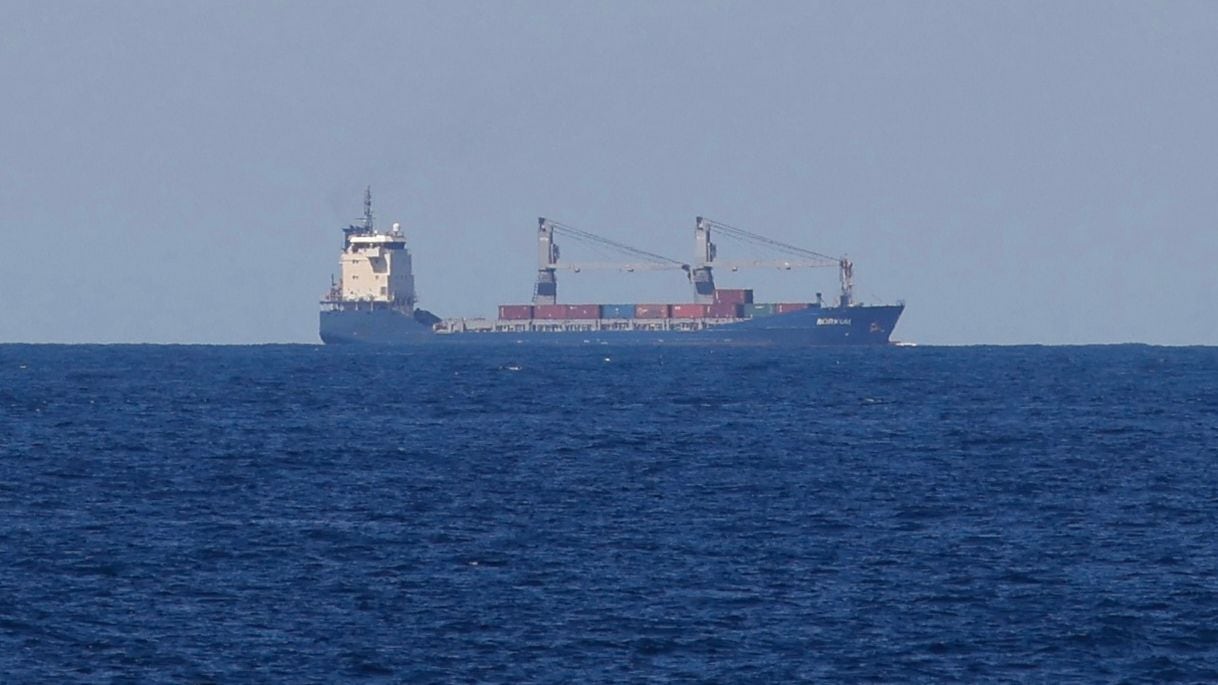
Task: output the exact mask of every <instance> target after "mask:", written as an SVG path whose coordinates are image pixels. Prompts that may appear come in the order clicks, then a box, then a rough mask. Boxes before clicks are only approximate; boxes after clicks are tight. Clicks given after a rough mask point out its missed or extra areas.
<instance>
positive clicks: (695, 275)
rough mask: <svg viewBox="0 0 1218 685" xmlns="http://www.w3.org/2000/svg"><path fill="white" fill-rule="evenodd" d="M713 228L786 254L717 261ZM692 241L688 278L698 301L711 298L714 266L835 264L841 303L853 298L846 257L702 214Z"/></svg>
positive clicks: (851, 275)
mask: <svg viewBox="0 0 1218 685" xmlns="http://www.w3.org/2000/svg"><path fill="white" fill-rule="evenodd" d="M712 230H713V231H717V232H719V233H721V234H722V235H724V236H726V237H728V238H731V239H733V240H738V241H740V242H745V243H750V244H752V245H754V246H756V247H760V248H763V249H767V250H770V251H771V252H778V253H779V254H782V255H785V257H786V258H783V259H755V260H740V261H720V260H719V259H717V257H718V248H717V247H716V245H715V243H714V242H712V241H711V232H712ZM694 241H695V266H694V268H693V270H692V271H691V273H690V280H691V281H693V283H694V298H695V300H696V301H698V302H713V301H714V296H715V278H714V269H715V268H725V269H731V270H732V271H736V270H739V269H766V268H772V269H786V270H790V269H817V268H824V267H837V269H838V272H839V279H840V281H841V287H842V297H841V304H842V306H843V307H845V306H849V305H850V303H851V301H852V300H853V294H854V264H853V263H852V262H851V261H850V260H849V259H847V258H845V257H830V256H829V255H826V254H822V253H820V252H816V251H813V250H808V249H806V248H802V247H798V246H796V245H791V244H790V243H784V242H782V241H780V240H774V239H773V238H768V237H766V236H763V235H760V234H758V233H753V232H751V231H746V230H744V229H743V228H738V227H736V226H732V225H730V224H725V223H723V222H721V221H715V220H714V219H708V218H706V217H701V216H700V217H698V218H697V226H696V228H695V229H694Z"/></svg>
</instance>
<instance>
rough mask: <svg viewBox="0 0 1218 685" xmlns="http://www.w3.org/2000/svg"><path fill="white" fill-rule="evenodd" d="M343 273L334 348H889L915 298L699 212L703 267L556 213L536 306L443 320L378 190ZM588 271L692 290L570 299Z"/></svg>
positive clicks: (347, 245)
mask: <svg viewBox="0 0 1218 685" xmlns="http://www.w3.org/2000/svg"><path fill="white" fill-rule="evenodd" d="M342 232H343V249H342V254H341V257H340V263H339V268H340V274H339V277H338V279H337V280H334V279H332V280H331V287H330V290H329V291H328V292H327V293H326V295H325V296H324V297H323V299H322V301H321V319H320V335H321V339H322V341H323V342H325V343H326V344H346V343H358V344H374V345H415V344H427V343H448V342H457V341H460V342H498V343H504V342H521V343H525V342H528V343H533V342H537V343H621V344H629V343H642V344H660V343H663V344H682V343H684V344H716V345H731V344H738V345H787V346H790V345H795V346H815V345H887V344H890V342H891V335H892V331H893V329H894V328H895V327H896V325H897V321H898V320H899V319H900V317H901V313H902V312H903V311H904V309H905V305H904V303H897V304H891V305H865V304H862V303H859V302H855V301H854V297H853V289H854V285H853V271H854V265H853V263H851V261H850V260H849V259H846V258H844V257H830V256H828V255H823V254H820V253H817V252H813V251H811V250H806V249H803V248H800V247H796V246H793V245H788V244H786V243H782V242H780V241H776V240H773V239H770V238H767V237H765V236H761V235H758V234H755V233H751V232H749V231H746V230H744V229H740V228H736V227H734V226H731V225H728V224H724V223H720V222H717V221H714V220H712V219H708V218H705V217H697V219H696V222H695V231H694V242H695V260H694V262H693V263H692V264H689V263H685V262H681V261H679V260H675V259H671V258H669V257H665V256H662V255H658V254H655V253H652V252H648V251H646V250H641V249H638V248H634V247H631V246H628V245H625V244H623V243H620V242H617V241H614V240H611V239H608V238H604V237H602V236H599V235H596V234H594V233H590V232H587V231H583V230H580V229H577V228H574V227H571V226H567V225H565V224H562V223H559V222H557V221H552V220H549V219H546V218H541V219H538V228H537V247H538V269H537V275H536V282H535V285H534V289H533V298H532V302H529V303H520V304H503V305H500V306H499V311H498V313H497V316H496V318H493V319H492V318H441V317H439V316H436V315H435V314H433V313H431V312H429V311H427V310H425V309H421V308H419V307H417V306H416V305H417V304H418V302H417V298H416V294H415V286H414V274H413V270H412V265H411V254H410V250H409V248H408V247H407V244H406V237H405V235H404V234H403V233H402V231H401V226H400V224H396V223H395V224H393V225H392V227H391V228H390V229H389V230H388V231H381V230H378V229H377V228H376V225H375V222H374V218H373V213H372V193H371V189H368V190H366V191H365V193H364V216H363V219H362V221H361V222H359V223H356V224H352V225H349V226H347V227H346V228H343V229H342ZM712 235H714V236H718V237H727V238H730V239H734V240H737V241H740V242H743V243H748V244H751V245H754V246H760V247H763V248H766V249H768V250H770V251H772V252H776V253H778V254H779V255H780V257H779V258H778V259H758V260H746V261H739V262H729V261H724V260H721V259H719V258H718V249H717V245H716V244H715V243H714V242H713V241H712ZM556 237H563V238H569V239H573V240H576V241H579V242H584V243H589V244H592V245H594V246H596V247H597V248H602V249H601V250H600V251H602V252H603V251H605V250H606V249H607V250H608V251H612V252H616V253H619V254H622V255H624V261H620V262H571V261H567V260H564V259H562V258H561V255H560V251H559V249H558V244H557V243H556V242H555V239H556ZM820 267H835V268H836V269H837V270H838V276H839V281H840V284H841V290H840V293H839V295H838V297H837V298H836V302H832V303H829V302H826V301H825V300H824V298H823V296H822V294H821V293H816V296H815V298H814V299H810V300H809V301H805V302H758V301H756V298H755V296H754V292H753V290H750V289H723V288H718V287H716V285H715V280H714V271H715V269H722V268H727V269H730V270H732V271H736V270H738V269H741V268H779V269H799V268H820ZM587 269H615V270H620V271H626V272H632V271H645V270H664V269H671V270H679V271H682V272H684V275H685V277H686V279H687V280H688V281H689V282H690V283H691V284H692V286H693V301H692V302H680V303H630V304H563V303H559V302H558V277H557V275H558V272H559V271H571V272H580V271H583V270H587Z"/></svg>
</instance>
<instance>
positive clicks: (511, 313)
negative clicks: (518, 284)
mask: <svg viewBox="0 0 1218 685" xmlns="http://www.w3.org/2000/svg"><path fill="white" fill-rule="evenodd" d="M499 318H500V319H501V320H503V321H521V320H528V319H531V318H533V305H531V304H501V305H499Z"/></svg>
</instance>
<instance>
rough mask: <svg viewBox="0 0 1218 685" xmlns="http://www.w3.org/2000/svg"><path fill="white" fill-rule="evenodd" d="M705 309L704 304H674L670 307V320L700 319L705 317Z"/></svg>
mask: <svg viewBox="0 0 1218 685" xmlns="http://www.w3.org/2000/svg"><path fill="white" fill-rule="evenodd" d="M706 307H707V305H704V304H674V305H673V306H672V318H674V319H701V318H704V317H705V316H706Z"/></svg>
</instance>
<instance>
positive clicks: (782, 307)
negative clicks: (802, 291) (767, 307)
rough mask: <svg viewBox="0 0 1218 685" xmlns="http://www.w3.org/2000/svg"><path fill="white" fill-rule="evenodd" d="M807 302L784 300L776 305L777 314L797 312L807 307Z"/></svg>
mask: <svg viewBox="0 0 1218 685" xmlns="http://www.w3.org/2000/svg"><path fill="white" fill-rule="evenodd" d="M807 308H808V303H807V302H782V303H779V304H776V305H774V313H775V314H786V313H787V312H797V311H799V310H801V309H807Z"/></svg>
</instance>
